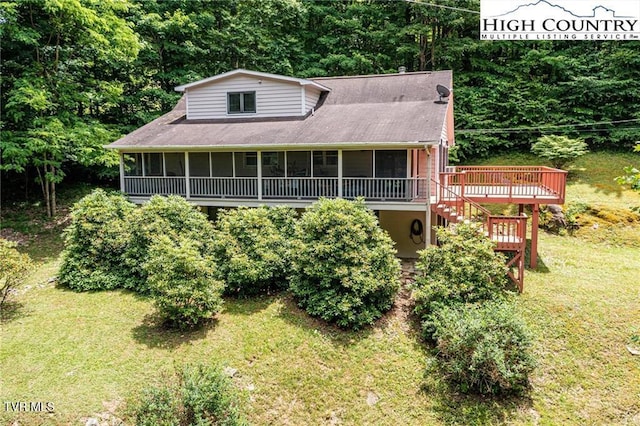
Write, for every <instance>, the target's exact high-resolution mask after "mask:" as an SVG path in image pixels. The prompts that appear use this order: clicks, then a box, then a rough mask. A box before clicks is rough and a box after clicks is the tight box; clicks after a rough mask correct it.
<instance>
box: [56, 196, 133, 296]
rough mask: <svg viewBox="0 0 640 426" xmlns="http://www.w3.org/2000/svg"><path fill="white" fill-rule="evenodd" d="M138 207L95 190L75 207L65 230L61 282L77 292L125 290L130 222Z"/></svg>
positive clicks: (118, 197)
mask: <svg viewBox="0 0 640 426" xmlns="http://www.w3.org/2000/svg"><path fill="white" fill-rule="evenodd" d="M134 209H135V206H134V205H133V204H132V203H130V202H129V201H127V200H126V199H125V198H124V196H122V195H121V194H118V193H107V192H105V191H103V190H102V189H96V190H95V191H93V192H92V193H91V194H89V195H87V196H86V197H84V198H82V199H81V200H80V201H78V202H77V203H76V204H74V206H73V208H72V210H71V224H70V225H69V226H68V227H67V229H66V230H65V231H64V237H65V248H64V251H63V252H62V264H61V266H60V273H59V282H60V284H61V285H64V286H67V287H69V288H71V289H73V290H76V291H88V290H107V289H113V288H118V287H122V286H123V285H124V282H125V281H126V279H127V276H128V270H127V269H126V268H124V267H123V261H124V253H125V251H126V250H127V248H128V245H129V243H130V229H129V227H130V225H129V220H130V218H131V214H132V212H133V211H134Z"/></svg>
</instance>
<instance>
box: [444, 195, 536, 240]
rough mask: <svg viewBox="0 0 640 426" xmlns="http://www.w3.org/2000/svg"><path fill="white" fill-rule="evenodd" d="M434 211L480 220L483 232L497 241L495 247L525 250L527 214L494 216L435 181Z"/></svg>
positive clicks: (453, 218)
mask: <svg viewBox="0 0 640 426" xmlns="http://www.w3.org/2000/svg"><path fill="white" fill-rule="evenodd" d="M436 185H437V188H438V203H437V204H436V205H435V206H434V209H435V211H436V213H437V214H439V215H440V216H442V217H444V218H445V219H447V220H449V221H450V222H454V223H457V222H476V223H480V224H482V228H483V231H484V234H485V235H486V236H487V237H489V238H490V239H491V240H493V241H494V242H495V243H496V248H497V249H498V250H508V251H519V250H524V248H525V244H526V239H527V234H526V232H527V219H528V218H527V216H524V215H523V216H497V215H492V214H491V212H490V211H489V210H487V209H485V208H484V207H482V206H481V205H479V204H477V203H476V202H474V201H472V200H471V199H469V198H467V197H464V196H461V195H460V194H458V193H456V192H454V191H453V190H451V189H450V188H448V187H445V186H442V185H440V184H439V183H437V184H436Z"/></svg>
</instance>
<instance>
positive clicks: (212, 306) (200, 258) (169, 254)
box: [144, 235, 224, 329]
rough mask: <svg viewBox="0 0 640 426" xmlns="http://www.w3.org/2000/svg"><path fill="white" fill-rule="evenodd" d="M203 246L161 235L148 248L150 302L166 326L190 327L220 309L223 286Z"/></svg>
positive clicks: (146, 266)
mask: <svg viewBox="0 0 640 426" xmlns="http://www.w3.org/2000/svg"><path fill="white" fill-rule="evenodd" d="M202 252H203V249H202V244H200V243H199V242H197V241H195V240H192V239H189V238H187V237H181V236H179V237H177V238H175V239H171V238H169V237H168V236H166V235H161V236H158V237H155V238H154V239H153V243H152V244H151V247H149V251H148V254H149V259H148V261H147V262H146V263H145V265H144V267H145V271H146V273H147V275H148V278H147V282H148V286H149V289H150V291H151V296H152V298H153V301H154V303H155V305H156V307H157V308H158V310H159V311H160V314H161V315H162V316H163V317H164V318H165V319H166V320H167V323H168V324H169V325H170V326H172V327H176V328H179V329H187V328H193V327H196V326H198V325H200V324H201V323H202V322H203V321H204V320H207V319H210V318H211V317H213V315H214V314H216V313H217V312H218V311H220V309H221V307H222V297H221V295H222V291H223V289H224V283H223V282H221V281H218V280H216V279H215V271H214V270H213V267H212V266H213V262H212V261H211V260H210V259H208V258H207V257H206V256H204V255H203V254H202Z"/></svg>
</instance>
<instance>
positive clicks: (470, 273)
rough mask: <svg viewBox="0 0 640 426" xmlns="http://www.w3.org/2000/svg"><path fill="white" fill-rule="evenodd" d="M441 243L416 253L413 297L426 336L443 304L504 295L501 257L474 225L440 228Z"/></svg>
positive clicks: (449, 304) (474, 300)
mask: <svg viewBox="0 0 640 426" xmlns="http://www.w3.org/2000/svg"><path fill="white" fill-rule="evenodd" d="M436 233H437V236H438V241H439V242H440V246H430V247H427V248H426V249H425V250H422V251H421V252H419V256H420V257H419V259H418V261H417V262H416V268H417V269H418V274H416V277H415V283H414V288H413V297H414V299H415V302H416V307H415V312H416V314H417V315H418V316H419V317H420V318H421V320H422V321H423V328H424V332H425V337H427V338H429V337H430V333H431V331H432V325H431V323H430V319H431V318H432V316H433V314H434V312H436V311H437V310H439V309H441V308H442V307H445V306H453V305H456V304H461V303H476V302H483V301H487V300H493V299H500V298H502V297H504V296H505V295H506V294H507V284H508V278H507V268H506V266H505V261H504V256H503V255H501V254H499V253H496V252H495V251H494V243H493V242H492V241H491V240H489V239H488V238H486V237H485V236H484V235H482V233H481V232H480V230H479V229H478V227H477V225H475V224H458V225H456V226H454V227H449V228H439V229H438V230H437V231H436Z"/></svg>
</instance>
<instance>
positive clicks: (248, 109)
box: [227, 92, 256, 114]
mask: <svg viewBox="0 0 640 426" xmlns="http://www.w3.org/2000/svg"><path fill="white" fill-rule="evenodd" d="M254 112H256V92H233V93H227V113H228V114H247V113H254Z"/></svg>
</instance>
